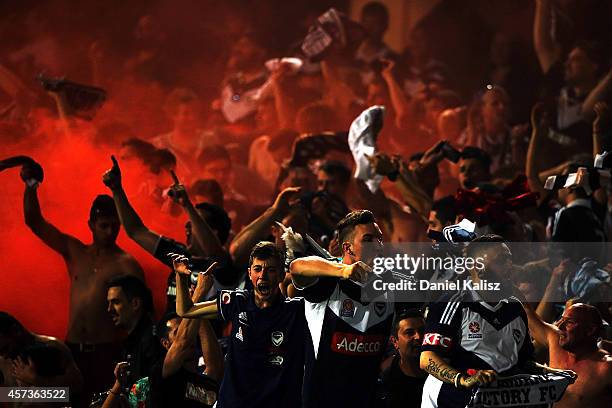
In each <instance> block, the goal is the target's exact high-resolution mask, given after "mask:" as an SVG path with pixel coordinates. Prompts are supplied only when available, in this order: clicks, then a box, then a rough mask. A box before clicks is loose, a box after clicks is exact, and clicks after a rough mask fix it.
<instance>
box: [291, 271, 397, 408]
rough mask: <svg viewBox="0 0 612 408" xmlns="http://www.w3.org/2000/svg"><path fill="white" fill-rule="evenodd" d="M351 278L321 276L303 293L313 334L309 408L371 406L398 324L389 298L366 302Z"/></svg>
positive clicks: (308, 369)
mask: <svg viewBox="0 0 612 408" xmlns="http://www.w3.org/2000/svg"><path fill="white" fill-rule="evenodd" d="M361 289H362V288H361V287H360V286H359V285H357V284H356V283H354V282H352V281H350V280H340V279H336V278H319V279H318V280H317V282H316V283H314V284H313V285H310V286H308V287H306V288H302V289H301V290H300V292H301V294H302V295H303V296H304V298H305V299H306V319H307V321H308V327H309V330H310V334H311V340H312V342H311V344H310V346H311V349H310V350H309V351H308V353H307V359H306V375H305V377H304V407H307V408H313V407H317V408H319V407H334V408H338V407H370V406H372V403H373V401H374V398H375V394H376V384H377V376H378V373H379V366H380V361H381V358H382V356H383V353H384V352H385V347H386V344H387V340H388V338H389V333H390V331H391V324H392V320H393V313H394V309H393V304H392V303H390V299H389V295H388V294H385V295H384V296H382V297H380V298H377V299H375V300H376V301H374V302H361V301H360V299H361Z"/></svg>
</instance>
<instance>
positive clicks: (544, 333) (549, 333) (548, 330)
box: [524, 303, 557, 347]
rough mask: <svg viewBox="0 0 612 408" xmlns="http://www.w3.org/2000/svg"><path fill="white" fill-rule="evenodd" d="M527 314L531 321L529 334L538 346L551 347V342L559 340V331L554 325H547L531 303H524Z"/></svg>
mask: <svg viewBox="0 0 612 408" xmlns="http://www.w3.org/2000/svg"><path fill="white" fill-rule="evenodd" d="M524 307H525V312H526V313H527V319H528V321H529V332H530V333H531V336H532V337H533V338H534V340H535V341H536V342H538V344H540V345H542V346H544V347H549V346H550V342H551V341H552V342H554V341H555V340H556V338H557V329H556V328H555V326H553V325H552V324H548V323H546V322H545V321H544V320H542V318H541V317H540V316H538V314H537V313H536V312H535V311H534V310H533V308H532V307H531V305H529V303H524Z"/></svg>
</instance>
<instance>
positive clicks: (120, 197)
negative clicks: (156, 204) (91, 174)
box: [102, 156, 160, 254]
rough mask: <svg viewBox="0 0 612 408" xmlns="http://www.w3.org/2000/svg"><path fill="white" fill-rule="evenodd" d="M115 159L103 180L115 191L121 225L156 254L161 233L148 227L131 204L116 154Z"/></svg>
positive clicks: (138, 242) (143, 246) (151, 252)
mask: <svg viewBox="0 0 612 408" xmlns="http://www.w3.org/2000/svg"><path fill="white" fill-rule="evenodd" d="M111 160H112V161H113V167H111V169H110V170H108V171H107V172H106V173H104V175H103V176H102V182H103V183H104V184H105V185H106V186H107V187H108V188H109V189H110V190H111V192H112V193H113V199H114V200H115V206H116V207H117V213H119V219H120V220H121V225H123V228H125V232H126V234H127V235H128V236H129V237H130V238H131V239H132V240H134V241H136V243H137V244H138V245H140V246H141V247H142V248H144V250H145V251H147V252H149V253H150V254H155V247H156V246H157V242H158V241H159V238H160V236H159V234H157V233H155V232H153V231H151V230H150V229H148V228H147V227H146V226H145V225H144V223H143V222H142V219H140V216H139V215H138V213H136V210H134V208H133V207H132V205H131V204H130V202H129V200H128V198H127V195H126V194H125V191H124V190H123V186H122V185H121V169H120V168H119V163H118V162H117V159H115V156H111Z"/></svg>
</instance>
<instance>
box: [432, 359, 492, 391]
mask: <svg viewBox="0 0 612 408" xmlns="http://www.w3.org/2000/svg"><path fill="white" fill-rule="evenodd" d="M420 364H421V369H422V370H425V371H427V372H428V373H429V374H430V375H433V376H434V377H436V378H437V379H438V380H440V381H442V382H445V383H448V384H452V385H455V386H456V385H459V386H460V387H462V388H472V387H474V386H476V385H485V384H490V383H491V382H493V381H494V380H495V376H496V374H495V371H493V370H480V371H478V372H476V374H474V375H470V376H468V375H466V374H463V373H462V372H461V371H459V370H456V369H454V368H453V367H451V366H450V365H448V363H447V362H446V361H444V359H442V358H441V357H440V356H438V355H437V354H436V353H435V352H434V351H423V352H422V353H421V360H420ZM457 381H458V382H457Z"/></svg>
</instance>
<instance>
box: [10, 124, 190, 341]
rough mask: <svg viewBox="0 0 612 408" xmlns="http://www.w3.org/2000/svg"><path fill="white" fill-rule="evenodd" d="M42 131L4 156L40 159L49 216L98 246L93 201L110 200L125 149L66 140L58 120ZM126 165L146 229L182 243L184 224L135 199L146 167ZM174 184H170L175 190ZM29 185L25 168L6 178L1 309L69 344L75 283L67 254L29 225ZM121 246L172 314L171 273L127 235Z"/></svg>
mask: <svg viewBox="0 0 612 408" xmlns="http://www.w3.org/2000/svg"><path fill="white" fill-rule="evenodd" d="M39 119H41V120H40V121H41V123H43V124H42V129H41V131H39V132H36V133H37V134H36V135H32V136H30V137H28V139H27V141H23V142H21V143H19V145H13V146H8V145H7V144H6V143H3V144H2V148H1V149H0V158H5V157H9V156H12V155H17V154H25V155H28V156H31V157H33V158H34V159H35V160H36V161H38V162H39V163H40V164H41V165H42V166H43V168H44V171H45V180H44V182H43V183H42V184H41V186H40V188H39V190H38V192H39V198H40V203H41V208H42V211H43V215H44V216H45V218H46V219H47V220H48V221H49V222H51V223H52V224H54V225H55V226H56V227H58V228H59V229H60V230H61V231H63V232H65V233H67V234H70V235H73V236H75V237H76V238H78V239H80V240H81V241H82V242H84V243H86V244H89V243H91V233H90V231H89V228H88V226H87V219H88V216H89V209H90V206H91V202H92V200H93V199H94V198H95V196H96V195H98V194H109V193H110V192H109V190H108V189H107V188H106V186H104V184H103V183H102V174H103V173H104V171H105V170H107V169H108V168H109V167H110V165H111V161H110V154H111V153H114V154H115V155H117V156H118V153H119V152H118V149H116V148H115V149H113V148H110V147H104V146H100V145H95V144H94V143H93V142H92V141H91V134H88V133H89V132H83V131H79V132H76V133H75V134H74V135H72V136H70V137H69V136H64V135H63V134H62V133H61V132H58V131H57V130H56V129H55V127H56V126H57V125H58V122H57V121H55V120H53V119H48V118H46V117H40V118H39ZM121 164H123V166H122V171H123V179H124V188H125V190H126V192H127V194H128V197H130V199H131V201H132V204H133V205H134V207H135V208H136V210H137V211H138V212H139V214H140V216H141V218H142V219H143V221H144V223H145V224H146V225H147V226H148V227H149V228H151V229H152V230H154V231H156V232H158V233H162V234H166V235H169V236H170V237H172V238H175V239H177V240H183V238H184V232H183V224H184V222H185V219H184V218H172V217H169V216H167V215H164V214H162V213H161V212H160V210H159V208H157V207H156V206H155V205H154V204H153V203H149V202H147V201H145V200H143V199H141V198H138V197H135V194H136V192H137V189H138V186H139V185H140V183H141V181H142V179H143V177H144V176H146V174H147V173H146V169H144V167H142V166H141V165H139V164H138V163H135V162H133V161H130V162H126V161H123V162H122V163H121ZM169 184H170V180H168V185H169ZM23 190H24V184H23V182H22V181H21V179H20V177H19V169H18V168H15V169H9V170H5V171H4V172H2V173H0V194H1V195H2V197H3V199H2V201H1V202H0V225H2V226H3V228H2V229H3V238H1V241H0V270H1V271H2V276H3V278H2V296H1V297H0V310H5V311H7V312H9V313H11V314H14V315H15V316H16V317H17V318H18V319H20V320H21V321H22V322H23V323H24V324H25V325H26V327H28V328H29V329H31V330H33V331H35V332H39V333H44V334H49V335H54V336H57V337H59V338H63V337H64V336H65V333H66V325H67V320H68V294H69V277H68V273H67V269H66V266H65V265H64V262H63V260H62V258H61V256H60V255H59V254H57V253H55V252H54V251H52V250H51V249H49V248H48V247H47V246H45V245H44V244H43V243H42V241H40V240H39V239H38V238H37V237H36V236H35V235H34V234H33V233H32V232H31V231H30V230H29V229H28V228H27V227H26V225H25V223H24V219H23V207H22V205H23ZM118 244H119V246H121V247H122V248H123V249H124V250H126V251H127V252H129V253H131V254H133V255H134V256H135V257H136V258H137V259H138V261H139V262H140V264H141V265H142V267H143V268H144V270H145V275H146V279H147V283H148V285H149V286H150V287H151V289H152V290H153V293H154V297H155V305H156V310H157V311H158V312H160V311H163V310H164V308H165V288H166V278H167V275H168V268H167V267H165V266H164V265H162V264H161V263H159V262H158V261H157V260H155V259H154V258H153V257H152V256H151V255H149V254H148V253H146V252H145V251H144V250H142V249H141V248H140V247H138V246H137V245H136V244H135V243H134V242H132V241H131V240H130V239H129V238H128V237H127V236H126V235H125V233H124V232H123V231H122V232H121V233H120V234H119V238H118Z"/></svg>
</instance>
